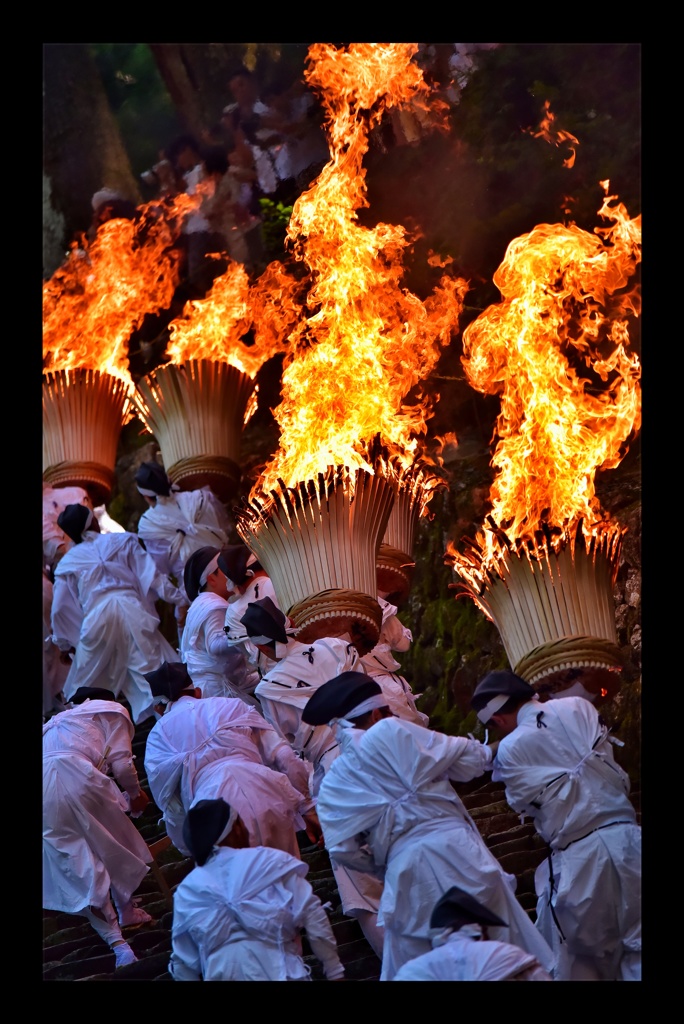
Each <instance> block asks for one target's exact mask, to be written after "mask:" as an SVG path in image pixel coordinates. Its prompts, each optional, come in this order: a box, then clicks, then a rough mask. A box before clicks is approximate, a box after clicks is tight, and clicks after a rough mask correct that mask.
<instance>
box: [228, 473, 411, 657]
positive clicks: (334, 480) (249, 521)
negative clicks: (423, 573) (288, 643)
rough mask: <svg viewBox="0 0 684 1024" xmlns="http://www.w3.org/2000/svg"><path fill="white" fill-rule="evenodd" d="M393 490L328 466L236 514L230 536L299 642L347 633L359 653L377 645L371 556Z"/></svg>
mask: <svg viewBox="0 0 684 1024" xmlns="http://www.w3.org/2000/svg"><path fill="white" fill-rule="evenodd" d="M394 492H395V487H394V484H392V483H391V482H390V481H388V480H387V479H385V478H384V477H383V476H381V475H379V474H377V473H376V474H371V473H368V472H367V471H365V470H360V469H357V470H355V471H352V470H350V469H349V468H348V467H347V466H337V467H330V468H328V470H327V471H326V472H325V473H319V474H318V476H317V479H316V480H308V481H306V482H305V483H300V484H297V485H296V486H295V487H292V488H288V487H286V486H285V484H284V483H283V482H282V481H279V483H278V485H277V488H274V489H273V490H271V492H270V496H269V497H266V496H263V497H261V498H259V499H256V498H252V499H251V500H250V501H249V502H245V503H244V505H243V507H242V508H240V509H238V510H236V523H237V531H238V533H239V535H240V537H241V538H242V539H243V540H244V542H245V543H246V544H247V545H248V546H249V547H250V548H251V550H252V551H253V552H254V553H255V555H256V556H257V558H258V559H259V561H260V562H261V564H262V565H263V567H264V568H265V569H266V571H267V573H268V574H269V576H270V577H271V580H272V582H273V586H274V588H275V592H276V595H277V597H278V603H279V605H280V607H281V608H282V609H283V611H285V612H287V614H288V615H289V616H290V617H291V618H292V619H293V620H294V623H295V625H296V626H297V627H298V630H299V632H298V634H297V639H298V640H301V641H303V642H304V643H310V642H312V641H313V640H317V639H320V638H321V637H326V636H340V635H342V634H343V633H348V634H349V636H350V637H351V640H352V642H353V643H354V644H355V646H356V647H357V649H358V650H359V653H360V654H365V653H367V652H368V651H370V650H371V649H372V648H373V647H374V646H375V644H376V643H377V641H378V637H379V635H380V625H381V622H382V612H381V609H380V605H379V604H378V601H377V597H376V595H377V586H376V566H375V556H376V552H377V549H378V545H379V542H380V538H381V537H382V536H383V534H384V531H385V529H386V526H387V521H388V518H389V515H390V511H391V508H392V503H393V501H394Z"/></svg>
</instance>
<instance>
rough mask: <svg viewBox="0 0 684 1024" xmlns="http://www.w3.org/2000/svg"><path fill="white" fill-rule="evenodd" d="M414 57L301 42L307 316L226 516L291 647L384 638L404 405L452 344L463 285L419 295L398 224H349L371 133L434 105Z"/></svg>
mask: <svg viewBox="0 0 684 1024" xmlns="http://www.w3.org/2000/svg"><path fill="white" fill-rule="evenodd" d="M416 50H417V46H414V45H413V44H406V43H392V44H375V43H358V44H351V45H349V46H348V47H346V48H343V49H336V48H335V47H333V46H329V45H326V44H315V45H313V46H312V47H311V48H310V49H309V54H308V69H307V72H306V78H307V81H308V83H309V84H310V85H311V86H312V87H313V88H315V89H316V90H317V91H319V92H320V93H321V95H322V103H323V107H324V110H325V112H326V125H327V133H328V138H329V145H330V154H331V158H330V161H329V163H328V164H327V165H326V166H325V167H324V169H323V171H322V172H321V174H320V175H319V177H318V178H317V179H316V181H315V182H314V184H313V185H312V187H311V188H310V189H309V190H308V191H307V192H305V193H303V194H302V195H301V196H300V197H299V199H298V200H297V202H296V204H295V206H294V209H293V213H292V218H291V221H290V224H289V228H288V239H289V242H290V244H291V246H292V251H293V253H294V256H295V258H296V259H298V260H300V261H304V262H306V264H307V265H308V267H309V271H310V275H311V279H312V282H313V284H312V287H311V289H310V291H309V293H308V298H307V306H308V309H309V311H310V312H309V315H308V316H303V317H302V319H301V321H300V323H299V324H298V325H297V327H296V328H295V330H294V332H293V334H292V338H291V343H292V346H293V348H292V353H293V355H292V358H291V359H289V360H288V362H287V365H286V366H285V368H284V371H283V377H282V392H281V394H282V401H281V404H280V405H279V406H278V408H277V409H276V410H275V411H274V416H275V418H276V420H277V422H278V424H279V426H280V430H281V435H280V449H279V451H278V452H277V453H276V455H275V457H274V459H273V461H272V462H271V463H270V465H268V466H267V468H266V469H265V470H264V472H263V473H262V475H261V477H260V478H259V480H258V481H257V483H256V484H255V486H254V487H253V489H252V492H251V494H250V496H249V499H248V500H247V501H246V502H244V503H243V506H242V507H241V508H240V509H237V510H236V520H237V530H238V533H239V534H240V536H241V538H242V539H243V540H244V541H245V543H246V544H247V545H248V546H249V547H250V548H251V550H252V551H253V552H254V553H255V554H256V555H257V557H258V558H259V560H260V562H261V563H262V565H263V566H264V568H265V569H266V570H267V572H268V573H269V575H270V577H271V579H272V581H273V585H274V588H275V591H276V595H277V597H278V601H279V603H280V606H281V607H282V608H283V610H284V611H286V612H287V614H288V615H289V616H290V617H291V618H292V619H293V620H294V622H295V625H296V626H297V627H298V629H299V632H298V636H299V638H300V639H302V640H304V641H305V642H310V641H312V640H315V639H318V638H320V637H323V636H335V635H341V634H343V633H348V634H349V635H350V636H351V637H352V640H353V642H354V643H355V644H356V645H357V647H358V648H359V651H360V653H362V654H364V653H366V652H367V651H369V650H370V649H372V647H373V646H374V645H375V644H376V643H377V640H378V636H379V631H380V625H381V617H382V616H381V610H380V605H379V604H378V601H377V590H378V586H377V576H376V557H377V554H378V548H379V546H380V543H381V541H382V539H383V537H384V536H385V531H386V528H387V525H388V521H389V518H390V513H391V511H392V508H393V505H394V504H395V502H396V495H397V494H398V493H399V490H400V487H401V484H402V483H403V482H407V483H408V485H409V488H408V489H410V488H411V487H413V488H415V487H417V486H419V482H420V480H421V479H422V478H421V474H420V472H419V470H418V469H417V468H416V467H415V464H416V459H417V450H418V437H419V435H420V434H421V433H422V432H424V430H425V421H426V418H427V416H428V412H429V401H428V399H423V398H422V397H420V396H419V397H418V398H416V399H415V400H414V403H413V404H408V403H407V402H405V401H404V399H405V398H406V396H407V395H408V393H409V391H410V390H411V389H412V388H415V386H416V385H417V384H418V383H419V382H420V381H421V379H423V377H424V376H425V374H426V372H427V371H429V369H430V367H431V366H433V365H434V364H435V363H436V361H437V358H438V355H439V350H440V345H445V344H447V343H448V342H449V341H450V340H451V335H452V331H453V329H454V326H455V325H456V324H457V322H458V315H459V313H460V311H461V308H462V296H463V294H464V293H465V290H466V284H465V282H463V281H461V280H455V279H453V278H451V277H449V276H448V275H444V277H443V278H442V281H441V284H440V286H439V288H438V289H437V290H436V294H435V295H434V296H433V297H432V298H430V299H429V300H428V301H426V302H422V301H421V300H420V299H419V298H418V297H416V296H415V295H412V294H411V293H410V292H408V291H407V290H406V289H405V288H402V287H401V284H400V281H401V277H402V275H403V269H402V266H401V261H402V255H403V252H404V249H405V247H406V245H407V244H408V239H407V236H406V232H405V230H404V228H402V227H401V226H395V225H390V224H383V223H381V224H378V225H376V227H374V228H367V227H362V226H361V225H359V223H358V219H357V210H358V209H359V208H360V207H363V206H367V205H368V203H367V200H366V198H365V182H364V178H365V172H364V170H363V167H362V160H363V156H364V154H365V153H366V151H367V149H368V133H369V130H370V128H371V127H372V126H373V125H374V124H376V123H377V122H378V121H379V119H380V118H381V117H382V115H383V113H384V111H386V110H387V109H388V108H389V107H391V106H393V105H402V104H408V103H412V104H415V103H419V104H422V105H423V106H424V107H425V109H426V110H428V109H429V103H428V88H427V86H426V84H425V83H424V82H423V78H422V72H421V71H420V69H419V67H418V66H417V65H416V64H415V63H412V61H411V57H412V55H413V54H414V53H415V52H416ZM379 439H380V440H379ZM414 504H415V502H414ZM418 504H420V502H418ZM402 543H405V541H402ZM402 559H404V560H405V559H406V555H405V553H402Z"/></svg>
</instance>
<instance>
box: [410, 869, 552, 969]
mask: <svg viewBox="0 0 684 1024" xmlns="http://www.w3.org/2000/svg"><path fill="white" fill-rule="evenodd" d="M505 924H506V922H505V921H502V920H501V918H500V917H497V915H496V914H492V912H491V911H490V910H488V909H487V907H483V906H482V904H481V903H478V901H477V900H475V899H473V897H472V896H471V895H470V894H469V893H467V892H464V891H463V889H459V887H458V886H457V885H454V886H452V887H451V889H449V890H448V891H447V892H445V894H444V895H443V896H442V898H441V899H439V900H438V901H437V903H436V905H435V908H434V910H433V911H432V916H431V918H430V928H431V929H432V931H433V936H432V949H431V950H430V952H429V953H423V955H422V956H417V957H416V958H415V960H409V961H408V962H407V963H405V964H404V965H403V967H400V968H399V970H398V971H397V973H396V974H395V975H394V978H393V981H553V978H552V977H551V975H550V974H549V973H548V971H545V970H544V968H543V967H542V966H541V965H540V964H539V963H538V962H537V960H536V959H535V958H534V957H533V956H532V954H531V953H525V952H524V951H523V950H522V949H520V947H519V946H512V945H511V944H510V943H509V942H495V941H493V940H492V939H490V938H489V928H491V927H492V925H494V926H499V927H505Z"/></svg>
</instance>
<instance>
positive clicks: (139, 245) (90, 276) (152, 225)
mask: <svg viewBox="0 0 684 1024" xmlns="http://www.w3.org/2000/svg"><path fill="white" fill-rule="evenodd" d="M197 201H198V200H197V199H195V198H193V197H190V196H187V195H185V194H181V195H179V196H175V197H174V198H173V200H167V201H165V202H164V203H159V202H152V203H148V204H147V205H145V206H141V207H139V210H138V212H139V218H138V220H136V221H132V220H123V219H118V218H117V219H114V220H109V221H106V222H105V223H104V224H102V226H101V227H100V229H99V230H98V232H97V235H96V237H95V239H94V240H93V242H92V243H91V244H90V245H88V243H87V242H86V241H85V239H83V240H81V243H80V245H79V244H78V243H74V244H73V245H72V248H71V251H70V253H69V255H68V257H67V259H66V260H65V262H64V264H63V265H62V266H61V267H60V268H59V269H58V270H57V271H56V272H55V273H54V274H53V276H52V277H51V278H50V280H49V281H47V282H46V283H45V284H44V286H43V368H44V370H46V371H59V370H67V371H68V370H73V369H77V368H83V369H87V370H97V371H99V372H102V373H108V374H111V375H112V376H114V377H118V378H119V379H120V380H122V381H124V383H125V384H126V385H127V386H128V388H129V390H130V391H132V390H133V387H134V385H133V381H132V379H131V376H130V372H129V369H128V339H129V337H130V334H131V332H132V331H133V330H134V329H135V328H136V327H139V326H140V324H141V323H142V320H143V318H144V316H145V314H146V313H156V312H159V311H160V310H162V309H166V308H168V306H169V304H170V302H171V298H172V296H173V293H174V290H175V288H176V286H177V284H178V280H179V270H180V266H179V262H180V255H179V253H178V251H177V250H176V249H174V248H172V246H173V243H174V241H175V239H176V237H177V235H178V233H179V231H180V227H181V223H182V219H183V216H184V214H185V213H187V212H188V211H189V210H191V209H193V208H194V206H195V205H196V203H197Z"/></svg>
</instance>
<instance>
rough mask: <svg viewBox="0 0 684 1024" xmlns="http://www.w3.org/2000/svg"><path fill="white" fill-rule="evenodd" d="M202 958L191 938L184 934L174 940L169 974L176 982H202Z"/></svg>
mask: <svg viewBox="0 0 684 1024" xmlns="http://www.w3.org/2000/svg"><path fill="white" fill-rule="evenodd" d="M200 966H201V964H200V958H199V953H198V951H197V947H196V946H195V944H194V942H193V941H192V939H191V938H190V936H189V935H188V934H187V933H185V932H183V933H181V934H180V935H177V936H175V937H174V939H173V952H172V954H171V959H170V960H169V974H170V975H171V977H172V978H173V980H174V981H202V974H201V972H200Z"/></svg>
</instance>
